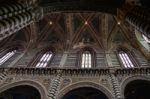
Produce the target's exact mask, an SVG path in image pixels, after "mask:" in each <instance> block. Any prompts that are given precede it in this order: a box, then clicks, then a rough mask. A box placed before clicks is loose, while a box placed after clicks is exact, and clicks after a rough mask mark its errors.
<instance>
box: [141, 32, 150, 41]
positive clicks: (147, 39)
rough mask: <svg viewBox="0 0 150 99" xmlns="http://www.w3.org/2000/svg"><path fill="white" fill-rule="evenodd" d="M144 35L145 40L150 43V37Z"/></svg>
mask: <svg viewBox="0 0 150 99" xmlns="http://www.w3.org/2000/svg"><path fill="white" fill-rule="evenodd" d="M142 36H143V38H144V40H145V41H146V42H147V43H150V39H149V38H147V37H146V36H145V35H144V34H142Z"/></svg>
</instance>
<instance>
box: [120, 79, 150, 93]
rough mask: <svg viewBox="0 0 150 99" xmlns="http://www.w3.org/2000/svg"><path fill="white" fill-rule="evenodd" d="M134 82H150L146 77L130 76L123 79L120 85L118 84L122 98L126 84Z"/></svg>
mask: <svg viewBox="0 0 150 99" xmlns="http://www.w3.org/2000/svg"><path fill="white" fill-rule="evenodd" d="M134 80H146V81H150V78H149V77H146V76H130V77H127V78H126V79H124V80H123V81H122V83H121V84H120V86H121V87H120V88H121V89H120V90H121V95H123V96H124V90H125V87H126V86H127V84H129V83H130V82H132V81H134Z"/></svg>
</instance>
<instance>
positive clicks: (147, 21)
mask: <svg viewBox="0 0 150 99" xmlns="http://www.w3.org/2000/svg"><path fill="white" fill-rule="evenodd" d="M125 19H126V20H127V21H128V22H129V23H130V24H131V25H133V26H134V27H135V28H136V29H138V30H139V31H140V32H142V33H143V34H144V35H145V36H147V37H148V38H149V39H150V13H149V9H146V8H142V7H139V6H135V7H134V8H132V9H131V11H129V12H128V13H127V14H126V16H125Z"/></svg>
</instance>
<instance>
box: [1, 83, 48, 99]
mask: <svg viewBox="0 0 150 99" xmlns="http://www.w3.org/2000/svg"><path fill="white" fill-rule="evenodd" d="M21 85H28V86H32V87H34V88H36V89H37V90H38V91H39V93H40V95H41V99H46V89H45V88H44V86H43V85H41V84H40V83H38V82H35V81H32V80H22V81H17V82H13V83H10V84H7V85H5V86H2V87H0V93H2V92H4V91H5V90H8V89H10V88H12V87H16V86H21Z"/></svg>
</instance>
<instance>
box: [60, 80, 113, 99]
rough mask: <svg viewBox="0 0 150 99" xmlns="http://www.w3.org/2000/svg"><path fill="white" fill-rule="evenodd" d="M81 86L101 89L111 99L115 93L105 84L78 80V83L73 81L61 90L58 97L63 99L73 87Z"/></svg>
mask: <svg viewBox="0 0 150 99" xmlns="http://www.w3.org/2000/svg"><path fill="white" fill-rule="evenodd" d="M81 87H91V88H95V89H97V90H99V91H101V92H102V93H104V94H105V95H106V96H107V97H108V98H109V99H113V95H112V93H111V91H109V89H107V88H106V87H104V86H103V85H99V84H97V83H94V82H78V83H73V84H71V85H69V86H67V87H65V88H64V89H62V90H60V92H59V94H58V97H57V98H58V99H61V98H62V97H63V96H64V95H65V94H67V93H68V92H69V91H71V90H73V89H77V88H81Z"/></svg>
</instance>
